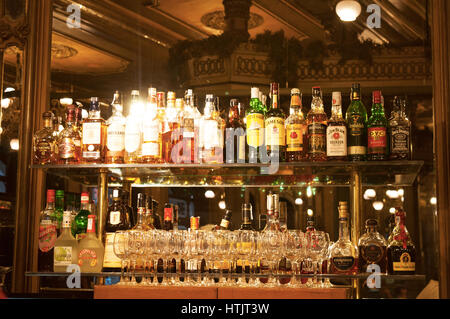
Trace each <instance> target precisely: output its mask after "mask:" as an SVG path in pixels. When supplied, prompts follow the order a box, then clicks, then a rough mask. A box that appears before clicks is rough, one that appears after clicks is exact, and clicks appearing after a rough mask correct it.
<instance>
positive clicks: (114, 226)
mask: <svg viewBox="0 0 450 319" xmlns="http://www.w3.org/2000/svg"><path fill="white" fill-rule="evenodd" d="M128 229H130V224H129V222H128V218H127V211H126V208H125V206H124V205H123V204H122V200H121V198H120V196H119V190H118V189H114V190H113V202H112V205H111V206H110V207H109V208H108V214H107V215H106V223H105V227H104V232H105V234H104V236H103V238H104V240H105V255H104V258H103V271H113V270H117V269H120V267H121V262H120V258H118V257H117V256H116V255H115V254H114V236H115V232H116V231H119V230H128Z"/></svg>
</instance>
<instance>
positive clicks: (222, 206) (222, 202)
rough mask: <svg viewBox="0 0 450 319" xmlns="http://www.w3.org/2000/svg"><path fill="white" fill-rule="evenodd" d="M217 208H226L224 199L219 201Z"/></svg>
mask: <svg viewBox="0 0 450 319" xmlns="http://www.w3.org/2000/svg"><path fill="white" fill-rule="evenodd" d="M219 208H220V209H225V208H227V205H226V204H225V201H224V200H221V201H220V202H219Z"/></svg>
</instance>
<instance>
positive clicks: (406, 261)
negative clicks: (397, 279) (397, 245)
mask: <svg viewBox="0 0 450 319" xmlns="http://www.w3.org/2000/svg"><path fill="white" fill-rule="evenodd" d="M392 266H393V267H392V268H393V269H394V271H415V270H416V263H415V262H413V261H411V256H410V255H409V254H408V253H403V254H402V255H401V256H400V261H398V262H393V263H392Z"/></svg>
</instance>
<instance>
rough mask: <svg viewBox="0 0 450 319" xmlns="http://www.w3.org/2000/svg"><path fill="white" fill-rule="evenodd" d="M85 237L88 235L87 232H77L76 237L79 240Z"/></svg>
mask: <svg viewBox="0 0 450 319" xmlns="http://www.w3.org/2000/svg"><path fill="white" fill-rule="evenodd" d="M85 237H86V233H80V234H76V236H75V239H76V240H77V241H80V240H82V239H83V238H85Z"/></svg>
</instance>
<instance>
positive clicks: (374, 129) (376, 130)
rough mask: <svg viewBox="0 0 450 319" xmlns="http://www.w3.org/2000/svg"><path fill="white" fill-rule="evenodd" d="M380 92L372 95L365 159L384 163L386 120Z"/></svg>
mask: <svg viewBox="0 0 450 319" xmlns="http://www.w3.org/2000/svg"><path fill="white" fill-rule="evenodd" d="M381 98H382V96H381V91H373V93H372V100H373V104H372V114H371V115H370V118H369V120H368V121H367V159H368V160H369V161H384V160H386V159H387V156H388V154H387V153H388V139H387V124H388V122H387V119H386V116H385V115H384V108H383V105H382V104H381Z"/></svg>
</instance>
